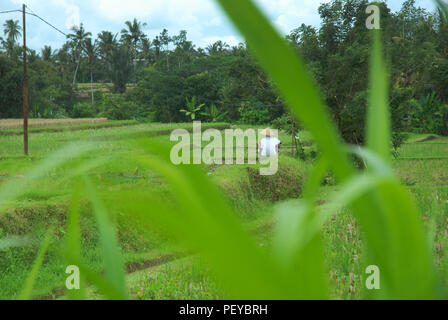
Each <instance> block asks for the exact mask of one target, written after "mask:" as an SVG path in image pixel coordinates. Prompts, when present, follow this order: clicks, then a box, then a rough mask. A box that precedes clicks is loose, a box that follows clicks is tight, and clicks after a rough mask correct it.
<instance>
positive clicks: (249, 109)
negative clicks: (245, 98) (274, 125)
mask: <svg viewBox="0 0 448 320" xmlns="http://www.w3.org/2000/svg"><path fill="white" fill-rule="evenodd" d="M238 111H239V113H240V122H241V123H244V124H265V123H269V122H270V120H271V118H270V115H269V110H268V109H267V108H266V107H264V106H263V105H262V104H261V103H260V102H258V103H254V104H252V103H247V102H245V103H242V105H241V107H240V108H239V109H238Z"/></svg>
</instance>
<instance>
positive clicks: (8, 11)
mask: <svg viewBox="0 0 448 320" xmlns="http://www.w3.org/2000/svg"><path fill="white" fill-rule="evenodd" d="M26 8H27V9H29V10H30V11H31V12H26V14H28V15H30V16H33V17H36V18H38V19H39V20H41V21H42V22H44V23H46V24H47V25H49V26H50V27H52V28H53V29H55V30H56V31H57V32H59V33H61V34H63V35H64V36H65V37H67V34H66V33H65V32H63V31H61V30H60V29H58V28H56V27H55V26H54V25H52V24H51V23H50V22H48V21H46V20H45V19H44V18H42V17H40V16H39V15H37V14H36V13H35V12H34V11H33V10H31V8H30V7H28V6H26ZM11 12H22V10H7V11H0V13H11Z"/></svg>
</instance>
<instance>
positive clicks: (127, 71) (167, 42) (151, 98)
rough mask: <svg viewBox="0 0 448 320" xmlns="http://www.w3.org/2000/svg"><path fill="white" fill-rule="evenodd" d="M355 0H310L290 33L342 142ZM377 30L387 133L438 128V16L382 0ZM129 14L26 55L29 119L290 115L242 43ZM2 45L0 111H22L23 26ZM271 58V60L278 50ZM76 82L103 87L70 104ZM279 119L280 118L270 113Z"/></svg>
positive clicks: (446, 36) (442, 49) (363, 43)
mask: <svg viewBox="0 0 448 320" xmlns="http://www.w3.org/2000/svg"><path fill="white" fill-rule="evenodd" d="M367 5H368V2H367V1H365V0H333V1H331V2H329V3H327V4H322V5H321V6H320V7H319V14H320V17H321V22H322V23H321V25H320V27H319V28H315V27H312V26H308V25H304V24H302V25H301V26H299V27H298V28H297V29H295V30H293V31H292V32H291V33H290V34H289V35H288V36H287V39H288V41H289V42H290V43H291V44H292V45H293V46H295V47H296V48H297V51H298V52H299V54H301V55H302V57H303V58H304V60H305V61H306V63H307V65H308V67H309V70H310V73H311V74H312V76H313V77H314V79H315V81H316V83H318V85H319V86H320V89H321V93H322V96H323V98H324V100H325V102H326V103H327V104H328V106H329V107H330V109H331V111H332V114H333V116H334V119H335V122H336V123H337V125H338V127H339V129H340V131H341V132H342V133H343V136H344V138H345V139H346V140H348V141H350V142H355V143H362V142H363V128H364V119H365V109H366V97H367V87H368V83H367V82H368V61H369V55H370V34H369V32H368V30H367V28H366V26H365V21H366V17H367V15H366V13H365V8H366V6H367ZM377 5H378V6H380V8H381V28H382V32H383V41H384V48H385V55H386V59H387V62H388V66H389V70H390V78H391V81H390V104H391V108H392V115H393V125H394V129H395V130H396V131H397V132H398V131H400V130H403V128H406V130H411V129H412V130H415V131H421V132H433V133H440V134H448V128H447V122H448V106H447V104H448V24H447V21H446V19H444V18H443V16H442V15H441V14H440V13H439V12H428V11H427V10H425V9H421V8H417V7H416V5H415V1H414V0H407V1H405V2H404V3H403V6H402V8H401V10H400V11H398V12H395V13H394V12H391V10H390V9H389V8H388V7H387V5H386V4H385V3H377ZM145 26H146V24H144V23H142V22H139V21H137V20H136V19H134V20H133V21H127V22H126V23H125V27H124V28H123V30H122V31H121V32H120V33H119V34H113V33H111V32H109V31H103V32H101V33H100V34H98V35H97V37H96V39H94V37H93V35H92V34H91V33H90V32H88V31H87V30H85V29H84V26H83V25H82V24H81V25H80V26H79V27H75V28H73V29H72V31H71V33H70V35H69V36H68V38H67V42H66V43H65V44H64V45H63V46H62V47H61V48H60V49H58V50H53V48H51V47H48V46H45V47H44V48H43V49H42V50H41V52H39V53H37V52H35V51H33V50H30V52H29V60H30V89H31V92H30V102H31V106H32V110H33V114H34V115H35V116H45V117H50V116H78V117H82V116H95V115H98V114H103V115H106V116H109V117H111V118H117V119H126V118H142V119H150V120H151V121H162V122H178V121H186V120H187V119H190V120H191V119H193V118H195V119H201V120H209V121H222V120H225V121H232V122H235V121H241V122H246V123H254V124H255V123H268V122H272V121H273V120H275V119H277V122H278V123H286V122H287V121H288V117H287V115H285V112H286V111H285V107H284V105H283V102H282V99H281V98H280V97H279V96H278V94H277V93H276V90H275V88H274V87H273V85H272V84H271V82H270V80H269V79H268V78H267V77H266V75H265V74H264V72H263V71H262V70H261V68H260V66H259V65H258V64H257V62H256V61H255V60H254V58H253V57H252V55H251V54H250V48H247V46H246V45H245V44H240V45H238V46H233V47H231V46H229V45H227V44H226V43H224V42H222V41H218V42H216V43H214V44H212V45H210V46H208V47H207V48H197V47H196V46H195V45H194V44H193V43H192V42H191V41H189V40H188V37H187V32H186V31H181V32H180V33H179V34H177V35H171V34H169V32H168V31H167V30H163V31H162V32H161V33H160V34H159V35H158V36H156V37H155V38H154V39H149V38H148V36H147V35H146V34H145V33H144V31H143V30H144V28H145ZM3 27H4V30H3V31H4V32H3V34H4V38H1V39H0V41H1V47H0V99H1V100H0V117H19V116H20V110H21V101H22V95H21V81H22V80H21V50H22V49H21V47H20V45H19V44H18V40H19V39H20V37H21V28H20V26H19V24H18V22H17V21H12V20H8V21H6V22H5V23H4V26H3ZM279 58H281V57H279ZM79 83H83V84H84V83H92V88H93V84H95V83H105V84H109V83H110V84H111V85H110V91H111V92H112V93H114V94H104V93H101V92H100V91H97V92H95V93H93V90H92V93H91V96H89V98H88V99H84V100H82V101H80V99H79V95H77V91H79V87H78V84H79ZM278 119H280V120H278Z"/></svg>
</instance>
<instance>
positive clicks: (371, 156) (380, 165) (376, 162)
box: [349, 146, 395, 177]
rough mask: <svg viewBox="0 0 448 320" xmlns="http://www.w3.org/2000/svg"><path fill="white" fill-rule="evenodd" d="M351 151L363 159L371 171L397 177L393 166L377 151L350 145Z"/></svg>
mask: <svg viewBox="0 0 448 320" xmlns="http://www.w3.org/2000/svg"><path fill="white" fill-rule="evenodd" d="M349 152H350V153H352V154H354V155H357V156H358V157H360V158H361V159H363V161H364V162H365V163H367V165H368V167H369V170H370V171H372V172H374V173H376V174H379V175H383V176H390V177H395V173H394V171H393V170H392V168H391V167H390V166H389V165H388V164H387V163H386V162H385V161H384V160H383V159H382V158H380V156H379V155H378V154H377V153H374V152H372V151H370V150H369V149H366V148H362V147H360V146H353V147H349Z"/></svg>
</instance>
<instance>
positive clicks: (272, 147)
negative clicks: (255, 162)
mask: <svg viewBox="0 0 448 320" xmlns="http://www.w3.org/2000/svg"><path fill="white" fill-rule="evenodd" d="M261 134H262V135H263V136H265V138H263V139H262V140H261V141H260V143H259V144H258V153H259V154H260V156H262V157H271V156H277V155H278V153H279V151H280V145H281V144H282V143H281V141H280V140H278V139H277V138H276V137H274V133H273V132H272V130H271V129H270V128H266V129H264V130H263V131H261Z"/></svg>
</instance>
